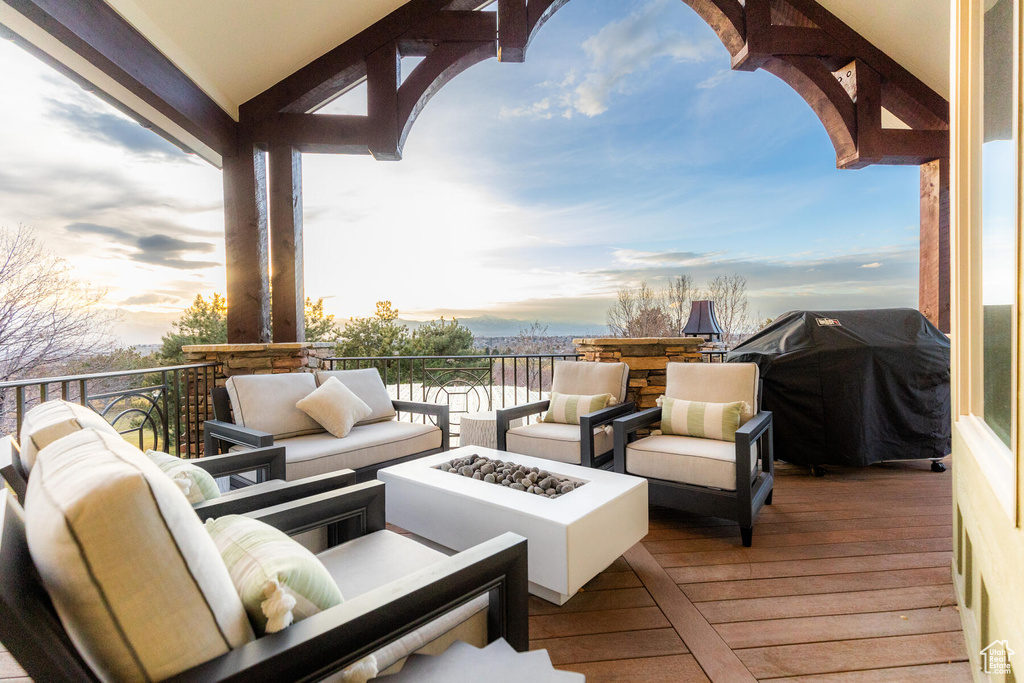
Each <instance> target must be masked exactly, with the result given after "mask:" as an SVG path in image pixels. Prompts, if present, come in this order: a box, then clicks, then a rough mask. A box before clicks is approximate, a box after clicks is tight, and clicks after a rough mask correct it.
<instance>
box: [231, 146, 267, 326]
mask: <svg viewBox="0 0 1024 683" xmlns="http://www.w3.org/2000/svg"><path fill="white" fill-rule="evenodd" d="M266 168H267V166H266V155H265V154H264V153H263V151H262V150H261V149H259V148H257V147H256V146H254V145H253V144H252V143H248V144H247V145H246V146H245V147H244V148H240V149H239V150H238V152H237V153H236V154H234V155H232V156H229V157H224V178H223V179H224V258H225V261H224V265H225V267H226V270H227V299H228V314H227V326H228V342H230V343H232V344H249V343H260V342H269V341H270V280H269V273H270V262H269V253H268V237H267V172H266Z"/></svg>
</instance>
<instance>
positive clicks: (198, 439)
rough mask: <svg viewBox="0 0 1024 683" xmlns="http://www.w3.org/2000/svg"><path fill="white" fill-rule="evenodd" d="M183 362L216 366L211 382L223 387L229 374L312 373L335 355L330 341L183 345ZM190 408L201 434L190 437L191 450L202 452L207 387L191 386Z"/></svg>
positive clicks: (201, 385) (206, 409) (202, 385)
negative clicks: (197, 421)
mask: <svg viewBox="0 0 1024 683" xmlns="http://www.w3.org/2000/svg"><path fill="white" fill-rule="evenodd" d="M182 351H183V352H184V353H185V362H186V363H218V366H217V368H216V372H215V373H214V383H215V384H216V385H217V386H224V383H225V382H226V381H227V379H228V377H231V376H232V375H270V374H278V373H283V372H313V371H315V370H319V369H320V368H322V367H324V362H323V361H324V359H325V358H329V357H331V356H333V355H334V344H333V343H332V342H297V343H291V344H197V345H193V346H184V347H182ZM188 396H189V399H188V400H189V404H190V405H189V409H190V410H191V411H194V412H193V413H192V414H195V415H199V416H200V433H199V434H197V435H193V442H192V443H193V444H195V446H194V448H195V449H196V450H198V451H199V452H201V451H202V443H203V436H202V426H201V423H202V417H203V416H204V415H206V414H207V411H208V410H209V408H208V406H209V400H210V388H209V387H206V386H205V383H204V382H200V386H199V387H198V388H197V390H193V389H192V388H191V386H190V389H189V392H188Z"/></svg>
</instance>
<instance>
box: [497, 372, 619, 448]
mask: <svg viewBox="0 0 1024 683" xmlns="http://www.w3.org/2000/svg"><path fill="white" fill-rule="evenodd" d="M628 385H629V366H628V365H626V364H625V363H587V362H581V361H555V362H554V366H553V369H552V378H551V391H552V392H556V393H559V394H570V395H585V396H593V395H597V394H604V393H608V394H611V396H612V404H611V405H609V406H608V407H607V408H604V409H603V410H598V411H595V412H592V413H589V414H587V415H580V416H579V421H580V423H579V425H578V426H577V425H574V424H559V423H553V422H536V423H534V424H528V425H524V426H522V427H513V428H511V429H510V428H509V425H510V424H511V423H512V421H513V420H516V419H519V418H524V417H529V416H532V415H537V414H539V413H543V412H545V411H546V410H548V408H549V407H550V405H551V402H550V401H535V402H533V403H526V404H524V405H521V406H514V407H512V408H504V409H501V410H498V411H497V420H496V422H497V430H498V435H497V444H498V450H499V451H508V452H511V453H521V454H523V455H533V456H536V457H538V458H546V459H548V460H558V461H560V462H567V463H570V464H574V465H583V466H584V467H603V466H606V465H608V464H609V463H610V462H611V459H612V436H611V434H610V433H609V431H608V430H607V429H605V425H610V424H611V422H612V420H614V419H615V418H617V417H621V416H623V415H627V414H629V413H632V412H633V410H634V409H635V406H634V404H633V402H632V401H626V389H627V387H628Z"/></svg>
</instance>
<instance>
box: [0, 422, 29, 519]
mask: <svg viewBox="0 0 1024 683" xmlns="http://www.w3.org/2000/svg"><path fill="white" fill-rule="evenodd" d="M0 479H2V480H3V482H6V483H7V485H8V486H10V488H11V490H12V491H14V495H15V496H17V497H18V502H20V503H21V504H22V505H25V491H26V489H28V481H27V477H26V476H25V475H24V472H23V469H22V465H21V458H19V457H18V442H17V441H15V440H14V437H13V436H10V435H8V436H5V437H4V438H3V439H0ZM3 482H0V483H3ZM2 490H3V487H2V486H0V491H2Z"/></svg>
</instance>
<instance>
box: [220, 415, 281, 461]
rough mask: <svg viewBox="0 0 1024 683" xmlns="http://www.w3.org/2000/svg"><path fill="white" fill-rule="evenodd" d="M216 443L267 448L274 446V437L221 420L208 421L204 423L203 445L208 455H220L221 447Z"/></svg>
mask: <svg viewBox="0 0 1024 683" xmlns="http://www.w3.org/2000/svg"><path fill="white" fill-rule="evenodd" d="M215 441H227V442H228V443H233V444H238V445H240V446H252V447H253V448H266V447H267V446H273V445H274V435H273V434H268V433H266V432H261V431H259V430H258V429H249V428H248V427H239V426H238V425H236V424H232V423H230V422H222V421H221V420H206V421H205V422H203V444H204V447H205V449H206V452H207V453H213V454H217V453H220V446H219V444H217V443H215Z"/></svg>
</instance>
